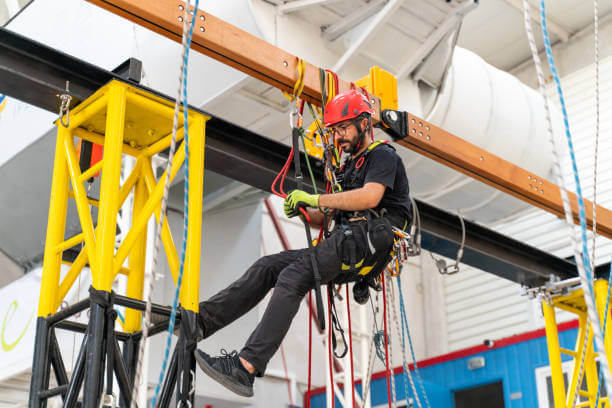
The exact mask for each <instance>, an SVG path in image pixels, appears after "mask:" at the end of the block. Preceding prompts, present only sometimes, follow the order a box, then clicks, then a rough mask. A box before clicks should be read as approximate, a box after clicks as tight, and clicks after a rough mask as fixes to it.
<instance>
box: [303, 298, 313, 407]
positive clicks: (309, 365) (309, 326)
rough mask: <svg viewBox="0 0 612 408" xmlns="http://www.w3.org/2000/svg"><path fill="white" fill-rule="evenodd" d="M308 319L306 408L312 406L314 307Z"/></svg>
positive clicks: (310, 301) (310, 310) (309, 302)
mask: <svg viewBox="0 0 612 408" xmlns="http://www.w3.org/2000/svg"><path fill="white" fill-rule="evenodd" d="M311 303H312V291H310V292H308V304H311ZM308 314H309V319H308V391H306V395H307V396H308V398H307V399H306V403H305V404H304V405H305V408H310V390H311V387H312V308H309V313H308Z"/></svg>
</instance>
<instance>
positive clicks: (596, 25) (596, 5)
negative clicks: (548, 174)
mask: <svg viewBox="0 0 612 408" xmlns="http://www.w3.org/2000/svg"><path fill="white" fill-rule="evenodd" d="M593 15H594V18H593V26H594V32H593V36H594V38H595V149H594V150H595V151H594V152H593V157H594V160H595V163H594V165H593V241H592V242H593V245H592V249H591V265H593V267H595V245H596V240H597V239H596V238H597V158H598V155H599V3H598V1H597V0H594V1H593ZM588 338H589V320H588V319H587V322H586V335H585V336H584V343H583V345H582V347H583V348H582V358H581V360H580V373H579V376H578V383H577V384H576V389H575V391H574V398H573V400H572V402H571V406H572V408H574V407H575V406H576V402H577V396H578V392H579V390H580V388H581V385H582V376H583V373H584V357H585V355H586V349H587V343H588Z"/></svg>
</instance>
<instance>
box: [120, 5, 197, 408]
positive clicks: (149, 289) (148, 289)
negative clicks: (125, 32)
mask: <svg viewBox="0 0 612 408" xmlns="http://www.w3.org/2000/svg"><path fill="white" fill-rule="evenodd" d="M190 2H191V0H187V2H186V5H185V16H184V17H183V40H182V46H183V53H182V58H181V69H180V71H179V81H178V89H177V93H176V100H175V102H174V119H173V122H172V143H171V144H170V152H169V154H168V166H167V169H166V175H165V179H164V194H163V196H162V201H161V211H160V214H159V222H158V223H157V229H156V230H155V245H154V246H153V257H152V260H153V262H152V265H151V271H150V273H146V274H145V285H144V293H143V296H144V297H146V299H147V302H146V307H145V314H144V322H143V325H142V336H141V340H140V344H139V347H138V359H137V362H136V373H135V374H134V383H133V384H134V385H133V387H134V388H133V390H132V399H131V402H130V408H136V407H137V399H138V391H139V389H140V377H141V375H142V361H143V358H144V351H145V343H146V341H147V337H148V335H149V325H150V324H151V303H152V296H153V282H154V281H155V275H156V269H157V258H158V254H159V246H160V245H159V244H160V237H161V231H162V226H163V223H164V215H165V214H166V206H167V202H168V190H169V189H170V183H169V180H170V173H171V171H172V161H173V160H174V153H175V151H176V132H177V128H178V119H179V111H180V104H181V102H180V100H181V93H182V91H183V72H184V65H185V53H186V51H187V29H188V27H189V25H188V21H189V10H190Z"/></svg>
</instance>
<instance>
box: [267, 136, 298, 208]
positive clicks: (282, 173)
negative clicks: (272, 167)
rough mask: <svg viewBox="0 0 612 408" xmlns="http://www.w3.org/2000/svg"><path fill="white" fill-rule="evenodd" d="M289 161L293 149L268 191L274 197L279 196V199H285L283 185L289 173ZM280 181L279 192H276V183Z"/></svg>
mask: <svg viewBox="0 0 612 408" xmlns="http://www.w3.org/2000/svg"><path fill="white" fill-rule="evenodd" d="M291 160H293V148H291V151H290V152H289V156H288V157H287V161H286V162H285V164H284V165H283V168H282V169H281V171H280V172H279V173H278V174H277V175H276V178H275V179H274V181H273V182H272V185H271V186H270V190H271V191H272V193H273V194H274V195H277V196H279V197H280V198H287V193H285V191H284V190H283V184H284V183H285V177H287V172H288V171H289V166H290V165H291ZM279 179H280V186H279V191H277V190H276V183H278V180H279Z"/></svg>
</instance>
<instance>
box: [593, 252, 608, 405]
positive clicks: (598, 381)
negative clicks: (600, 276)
mask: <svg viewBox="0 0 612 408" xmlns="http://www.w3.org/2000/svg"><path fill="white" fill-rule="evenodd" d="M610 289H612V259H611V260H610V274H609V275H608V297H607V298H606V308H605V309H604V310H605V311H606V312H605V315H604V324H603V336H604V339H605V338H606V323H608V307H609V306H610ZM602 378H603V370H599V378H598V380H597V400H596V402H595V406H596V407H599V392H600V391H601V385H600V384H601V380H602Z"/></svg>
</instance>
